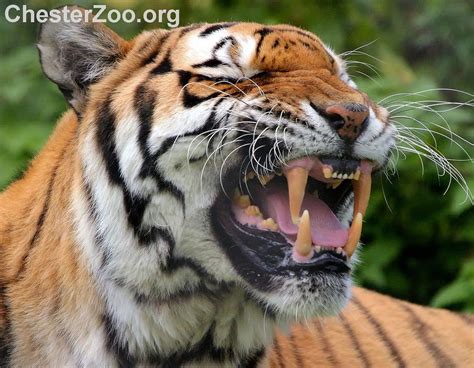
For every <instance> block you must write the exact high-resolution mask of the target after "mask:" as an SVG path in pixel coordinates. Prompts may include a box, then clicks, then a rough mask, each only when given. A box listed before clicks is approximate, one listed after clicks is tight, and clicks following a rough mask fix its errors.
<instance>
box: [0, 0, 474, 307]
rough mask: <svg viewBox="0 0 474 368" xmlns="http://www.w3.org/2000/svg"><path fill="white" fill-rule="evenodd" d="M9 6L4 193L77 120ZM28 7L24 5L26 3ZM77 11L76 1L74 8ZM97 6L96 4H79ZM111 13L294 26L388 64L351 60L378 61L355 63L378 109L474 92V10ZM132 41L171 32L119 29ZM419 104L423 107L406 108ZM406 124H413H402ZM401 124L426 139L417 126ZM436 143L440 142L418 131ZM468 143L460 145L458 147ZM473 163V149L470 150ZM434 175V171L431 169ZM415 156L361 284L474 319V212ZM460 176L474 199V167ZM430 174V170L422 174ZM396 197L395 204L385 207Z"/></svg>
mask: <svg viewBox="0 0 474 368" xmlns="http://www.w3.org/2000/svg"><path fill="white" fill-rule="evenodd" d="M9 3H11V2H9V1H4V0H0V4H1V5H2V6H1V12H2V14H1V18H0V34H1V35H2V36H1V38H0V50H1V54H0V55H1V58H0V188H3V187H5V186H6V185H7V184H8V183H9V182H10V181H11V180H12V179H13V178H14V177H15V176H16V175H18V173H20V172H21V171H22V170H23V169H24V168H25V167H26V166H27V164H28V161H29V160H30V159H31V158H32V157H33V156H34V155H35V154H36V152H38V150H39V149H40V148H41V147H42V145H43V144H44V142H45V140H46V139H47V137H48V135H49V134H50V133H51V131H52V129H53V128H54V124H55V121H56V120H57V119H58V117H59V116H60V115H61V113H62V112H63V111H65V109H66V104H65V102H64V101H63V98H62V95H61V94H60V93H59V91H58V90H57V89H56V88H55V86H53V85H52V84H51V83H50V82H49V81H48V80H47V79H46V78H45V77H43V75H42V73H41V70H40V65H39V62H38V57H37V52H36V49H35V37H36V27H37V24H23V23H16V24H11V23H7V22H6V20H5V18H4V15H3V14H4V9H5V7H6V5H8V4H9ZM16 3H18V2H16ZM65 3H70V1H65ZM76 3H77V4H79V5H82V6H84V7H91V4H92V3H93V2H92V1H77V2H76ZM100 3H104V4H107V5H108V7H109V8H117V9H124V8H131V9H134V10H135V11H136V12H137V13H138V14H140V13H141V12H142V11H143V10H145V9H148V8H154V9H162V8H163V9H166V8H174V9H179V10H180V20H181V25H185V24H188V23H192V22H203V21H204V22H215V21H224V20H226V21H257V22H262V23H269V24H272V23H290V24H294V25H297V26H301V27H303V28H306V29H308V30H310V31H313V32H315V33H316V34H318V35H319V36H320V37H321V38H322V39H323V40H324V41H325V42H326V43H328V44H329V45H331V46H332V47H333V48H334V49H335V50H336V51H337V52H344V51H347V50H353V49H356V48H358V47H360V46H362V45H365V44H367V43H371V44H370V45H368V46H366V47H364V48H362V49H361V50H360V51H364V52H367V53H369V54H370V55H372V56H373V57H375V58H377V59H374V58H373V57H369V56H367V55H364V54H355V55H352V56H351V57H349V59H350V60H355V61H358V62H362V63H366V62H369V63H371V64H372V65H373V68H375V69H376V71H377V73H376V72H375V71H374V70H373V68H371V67H368V66H365V65H363V64H357V63H356V64H353V65H352V66H351V68H350V72H351V74H352V75H353V77H354V79H355V80H356V82H357V83H358V84H359V85H360V86H361V88H363V89H365V90H366V91H367V92H368V94H369V95H370V96H371V97H372V98H373V99H375V100H376V101H377V100H380V99H382V98H384V97H386V96H388V95H392V94H395V93H400V92H416V91H422V90H426V89H431V88H435V87H440V86H442V87H446V88H453V89H460V90H464V91H466V92H472V85H473V82H474V74H473V65H474V64H473V63H472V57H473V56H474V22H473V21H472V19H473V15H474V9H473V4H472V2H471V1H469V0H453V1H450V2H449V4H448V2H446V1H441V0H425V1H413V0H404V1H401V0H398V1H394V0H373V1H371V0H353V1H349V0H339V1H329V0H326V1H323V0H320V1H306V0H270V1H263V0H242V1H236V0H234V1H226V0H204V1H190V0H189V1H171V0H169V1H153V0H145V1H137V0H122V1H119V0H116V1H102V2H100ZM27 4H28V6H29V7H31V8H36V9H38V8H53V7H57V6H59V5H62V4H63V2H62V1H59V2H58V1H52V0H33V1H29V2H27ZM109 26H111V27H112V28H113V29H115V30H116V31H117V32H119V33H120V34H121V35H123V36H125V37H133V35H135V34H137V33H138V32H140V31H141V30H143V29H144V27H145V28H156V27H159V26H160V25H147V26H144V24H138V23H134V24H124V23H119V24H113V25H110V24H109ZM403 99H404V100H406V99H408V100H411V101H413V100H414V97H407V98H403ZM431 99H435V100H445V101H464V102H466V101H469V100H471V99H472V95H468V94H462V93H457V92H453V91H441V92H434V91H433V92H426V93H423V94H422V95H421V96H420V97H419V100H431ZM404 114H409V115H410V116H414V117H417V118H418V119H421V120H422V121H424V122H426V123H428V126H429V127H430V128H435V130H437V131H438V132H440V133H446V131H444V130H442V128H436V127H435V126H434V125H433V124H432V123H436V124H440V125H443V124H444V126H445V127H446V125H445V122H443V120H442V119H441V118H439V117H437V116H436V114H434V113H423V112H420V111H418V112H417V111H414V110H412V111H407V112H405V113H404ZM402 115H403V114H402ZM442 115H443V117H444V118H445V119H446V120H447V121H448V122H449V125H450V127H451V128H452V130H453V131H454V132H456V133H457V134H459V135H460V136H461V137H463V138H465V139H467V140H469V141H470V142H474V121H473V118H472V108H468V107H465V108H461V109H456V110H453V111H449V112H443V113H442ZM397 120H398V121H399V122H400V123H403V124H407V125H408V124H409V125H410V126H413V127H418V128H422V126H421V125H417V123H414V122H413V121H410V120H408V119H405V120H402V119H397ZM417 133H418V134H421V135H422V136H423V137H424V139H425V141H426V142H427V143H429V144H431V145H434V144H435V141H434V140H433V137H431V136H430V135H429V134H427V133H426V132H423V131H421V130H418V131H417ZM457 140H458V141H460V139H459V138H458V139H457ZM437 143H438V150H439V151H440V152H442V153H443V154H444V155H446V156H449V157H453V158H459V159H464V160H465V159H467V158H468V156H467V155H466V152H464V153H463V152H462V151H461V150H460V149H459V148H457V147H456V145H454V144H450V142H449V140H447V139H441V140H438V141H437ZM463 146H464V148H465V150H466V151H467V153H470V154H472V155H474V149H473V145H472V144H469V143H466V142H465V143H463ZM423 164H424V165H423ZM423 164H422V162H420V160H419V158H418V156H416V155H414V154H410V155H407V157H406V159H403V156H402V157H400V160H398V164H397V168H398V172H397V173H396V174H395V175H393V176H391V177H390V181H389V180H387V178H385V177H384V176H380V177H379V178H378V179H377V180H376V181H375V186H374V194H373V197H372V200H371V205H370V209H369V213H368V216H367V218H366V220H367V221H366V227H365V230H364V235H363V242H364V243H366V246H365V249H364V251H363V253H362V260H361V265H360V266H359V269H358V271H357V273H356V278H357V282H358V283H359V284H360V285H364V286H367V287H369V288H372V289H376V290H379V291H382V292H385V293H389V294H392V295H394V296H397V297H400V298H403V299H408V300H411V301H414V302H417V303H422V304H430V305H433V306H439V307H447V308H451V309H455V310H463V311H471V312H472V311H474V207H473V206H472V205H471V203H470V202H469V201H465V195H464V192H463V191H462V188H461V187H460V186H459V185H457V184H455V183H454V184H453V185H451V187H450V189H449V190H448V191H447V193H446V194H444V192H445V189H446V188H447V187H448V185H449V176H448V175H444V176H441V177H438V171H437V170H436V167H435V166H434V165H432V164H429V163H427V162H426V161H425V162H424V163H423ZM455 164H456V167H457V168H458V169H459V170H460V171H461V173H462V175H463V176H464V177H465V179H466V181H467V183H468V186H469V188H470V189H471V190H474V165H473V161H472V160H470V161H469V160H467V161H466V160H465V161H459V162H456V163H455ZM423 169H424V170H423ZM384 197H385V199H384Z"/></svg>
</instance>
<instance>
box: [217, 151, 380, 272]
mask: <svg viewBox="0 0 474 368" xmlns="http://www.w3.org/2000/svg"><path fill="white" fill-rule="evenodd" d="M372 169H373V164H372V163H370V162H369V161H367V160H362V161H359V160H354V159H336V158H328V157H325V158H323V157H320V158H316V157H310V158H300V159H296V160H292V161H290V162H288V163H287V165H285V166H284V167H281V169H280V170H278V172H275V173H272V174H270V175H267V176H264V177H261V176H260V177H258V176H257V175H256V174H255V173H253V172H250V173H247V174H246V175H245V177H244V178H243V179H242V180H240V182H239V184H238V185H237V188H235V186H234V195H233V198H229V196H221V197H220V198H219V199H218V200H217V202H216V205H215V209H214V216H213V217H215V219H214V222H215V225H216V226H217V227H218V228H220V229H221V230H222V232H223V233H224V234H221V238H222V235H223V238H224V240H225V243H226V244H227V246H225V247H224V248H225V249H226V251H227V253H228V255H229V257H230V258H231V260H233V262H234V263H235V262H237V263H238V264H239V266H242V265H243V262H244V261H243V259H246V260H247V261H249V262H250V263H252V264H253V266H254V267H255V268H257V269H260V271H261V272H263V271H268V272H270V273H272V274H275V273H277V274H278V273H282V272H287V271H288V270H292V271H293V272H295V271H296V272H300V271H302V270H307V271H321V272H336V273H345V272H348V271H349V266H348V261H349V259H350V257H351V256H352V255H353V253H354V251H355V249H356V247H357V244H358V241H359V239H360V234H361V231H362V219H363V216H364V214H365V211H366V209H367V205H368V201H369V197H370V190H371V175H372ZM234 184H235V181H234ZM352 196H353V197H354V208H353V213H354V218H353V221H352V224H351V225H350V226H349V227H347V226H345V225H344V224H343V223H342V222H343V221H342V219H341V216H342V215H343V213H344V211H345V210H347V206H348V205H349V204H350V203H351V201H350V200H351V198H352ZM236 258H237V260H236ZM239 259H240V260H239ZM247 268H248V267H247ZM252 272H256V271H255V270H253V271H252Z"/></svg>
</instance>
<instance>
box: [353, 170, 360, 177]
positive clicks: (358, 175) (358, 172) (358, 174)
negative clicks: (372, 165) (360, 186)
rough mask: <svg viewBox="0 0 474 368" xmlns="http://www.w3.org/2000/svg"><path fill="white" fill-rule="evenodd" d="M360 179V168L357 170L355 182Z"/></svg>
mask: <svg viewBox="0 0 474 368" xmlns="http://www.w3.org/2000/svg"><path fill="white" fill-rule="evenodd" d="M359 178H360V168H357V170H356V172H355V173H354V180H359Z"/></svg>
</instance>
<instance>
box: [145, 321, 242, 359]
mask: <svg viewBox="0 0 474 368" xmlns="http://www.w3.org/2000/svg"><path fill="white" fill-rule="evenodd" d="M215 328H216V326H215V324H213V325H212V326H211V327H210V328H209V330H208V332H207V333H206V335H204V337H203V338H202V339H201V340H200V341H199V342H198V343H197V344H195V345H194V346H191V347H189V348H188V349H187V350H186V351H180V352H176V353H174V354H172V355H170V356H167V357H157V358H155V359H154V361H152V362H150V363H152V364H155V365H159V366H160V367H163V368H176V367H180V366H182V365H183V364H186V363H190V362H198V361H200V360H202V359H203V358H206V357H207V358H209V359H211V360H212V361H213V362H214V363H220V364H215V365H219V366H220V365H222V363H224V362H226V361H234V360H235V358H236V357H235V353H234V351H233V350H232V349H231V348H220V347H216V346H215V345H214V338H213V336H214V330H215ZM160 364H161V365H160Z"/></svg>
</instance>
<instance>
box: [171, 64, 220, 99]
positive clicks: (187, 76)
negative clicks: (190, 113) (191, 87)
mask: <svg viewBox="0 0 474 368" xmlns="http://www.w3.org/2000/svg"><path fill="white" fill-rule="evenodd" d="M176 72H177V73H178V76H179V83H180V85H181V87H183V92H182V96H183V97H182V99H183V100H182V103H183V106H184V107H186V108H191V107H194V106H196V105H198V104H200V103H202V102H204V101H207V100H210V99H212V98H214V97H217V96H219V95H220V94H221V92H214V93H211V94H210V95H208V96H205V97H199V96H196V95H193V94H191V93H189V91H188V88H187V87H186V85H187V84H188V83H189V81H190V80H191V78H192V77H193V74H192V73H191V72H188V71H186V70H177V71H176Z"/></svg>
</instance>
